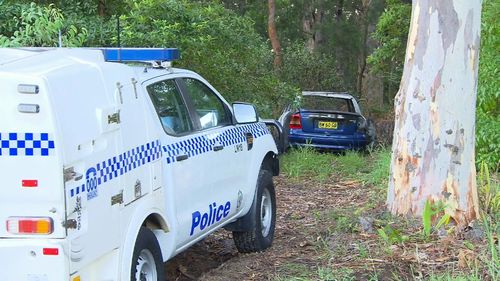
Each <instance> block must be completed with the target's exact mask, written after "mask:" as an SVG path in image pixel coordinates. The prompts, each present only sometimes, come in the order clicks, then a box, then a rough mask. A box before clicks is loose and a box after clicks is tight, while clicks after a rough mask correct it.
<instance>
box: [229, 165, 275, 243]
mask: <svg viewBox="0 0 500 281" xmlns="http://www.w3.org/2000/svg"><path fill="white" fill-rule="evenodd" d="M253 204H254V206H252V208H253V211H254V212H253V213H252V216H253V218H252V219H253V220H254V222H255V223H254V225H255V227H254V228H253V229H252V230H250V231H233V239H234V243H235V244H236V248H238V251H239V252H240V253H251V252H260V251H263V250H265V249H267V248H269V247H271V245H272V243H273V239H274V228H275V225H276V195H275V192H274V184H273V177H272V175H271V172H269V171H267V170H261V171H260V173H259V178H258V180H257V196H256V197H255V201H254V203H253ZM250 212H252V210H250Z"/></svg>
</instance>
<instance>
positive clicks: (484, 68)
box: [476, 0, 500, 170]
mask: <svg viewBox="0 0 500 281" xmlns="http://www.w3.org/2000/svg"><path fill="white" fill-rule="evenodd" d="M499 17H500V2H498V1H495V0H484V1H483V11H482V16H481V21H482V24H481V50H480V53H479V81H478V89H477V115H476V153H477V157H476V163H477V164H478V165H479V164H480V163H481V162H483V161H484V162H486V164H488V166H489V167H490V168H492V169H493V170H498V169H499V164H500V130H498V128H499V127H500V114H499V113H500V80H499V79H498V77H500V70H499V68H498V66H499V65H500V56H498V53H499V51H500V24H499V22H498V18H499Z"/></svg>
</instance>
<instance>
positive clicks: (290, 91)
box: [121, 0, 297, 116]
mask: <svg viewBox="0 0 500 281" xmlns="http://www.w3.org/2000/svg"><path fill="white" fill-rule="evenodd" d="M121 19H122V22H123V33H122V37H123V41H122V42H123V45H124V46H129V47H132V46H135V47H138V46H141V47H177V48H180V49H181V51H182V59H181V60H180V61H179V62H178V63H179V65H180V66H182V67H186V68H189V69H192V70H194V71H196V72H198V73H200V74H201V75H202V76H204V77H205V78H206V79H207V80H208V81H210V82H212V83H213V84H214V86H215V87H216V88H217V89H218V90H219V91H220V92H221V93H222V94H223V95H224V96H225V97H226V98H228V99H229V100H230V101H235V100H242V101H248V102H252V103H254V104H256V105H257V107H258V109H260V112H261V113H262V112H263V113H264V115H273V116H276V115H278V112H279V111H280V110H281V109H282V106H283V105H284V104H286V103H288V102H289V101H290V100H291V99H292V96H293V95H294V94H295V93H296V92H297V90H296V89H295V88H293V87H291V86H289V85H288V84H286V83H283V82H281V81H280V80H279V79H278V77H277V76H276V75H275V74H274V73H273V71H272V69H271V67H272V63H271V62H272V53H271V52H270V51H269V47H268V46H267V44H266V43H265V42H264V41H263V40H262V39H261V38H260V37H259V35H258V34H257V33H256V32H255V30H254V27H253V22H252V21H251V20H250V19H248V18H246V17H241V16H237V15H236V14H235V13H234V12H231V11H229V10H227V9H224V7H223V6H222V5H221V4H217V3H212V2H210V3H198V2H192V1H186V0H178V1H174V0H167V1H163V0H141V1H133V2H132V1H131V7H130V12H129V13H128V14H127V15H125V16H122V17H121Z"/></svg>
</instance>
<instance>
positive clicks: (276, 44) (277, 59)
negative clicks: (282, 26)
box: [267, 0, 282, 69]
mask: <svg viewBox="0 0 500 281" xmlns="http://www.w3.org/2000/svg"><path fill="white" fill-rule="evenodd" d="M267 4H268V8H269V9H268V10H269V17H268V20H267V31H268V33H269V40H271V46H272V47H273V51H274V68H275V69H276V68H279V67H280V66H281V61H282V59H281V45H280V41H279V39H278V33H277V31H276V22H275V13H276V1H275V0H268V2H267Z"/></svg>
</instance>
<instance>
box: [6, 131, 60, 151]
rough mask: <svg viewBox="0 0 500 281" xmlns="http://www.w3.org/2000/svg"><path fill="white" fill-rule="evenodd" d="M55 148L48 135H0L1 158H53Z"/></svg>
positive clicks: (51, 137)
mask: <svg viewBox="0 0 500 281" xmlns="http://www.w3.org/2000/svg"><path fill="white" fill-rule="evenodd" d="M54 148H55V143H54V139H53V136H52V135H51V134H48V133H0V156H51V155H53V154H54Z"/></svg>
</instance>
